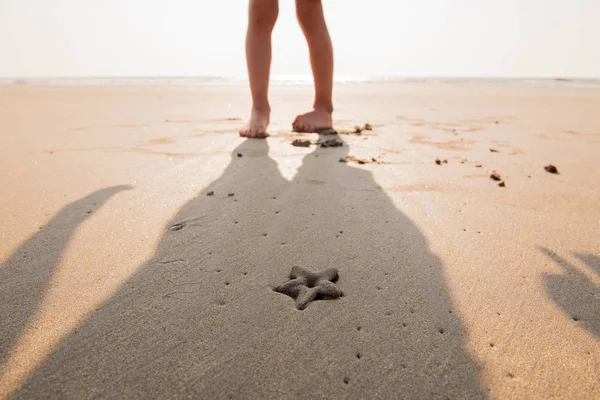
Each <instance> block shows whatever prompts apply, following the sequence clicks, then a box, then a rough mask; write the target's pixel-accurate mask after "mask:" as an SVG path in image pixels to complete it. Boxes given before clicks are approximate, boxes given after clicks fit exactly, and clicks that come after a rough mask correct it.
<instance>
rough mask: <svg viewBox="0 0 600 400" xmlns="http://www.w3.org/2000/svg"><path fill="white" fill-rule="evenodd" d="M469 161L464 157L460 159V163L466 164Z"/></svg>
mask: <svg viewBox="0 0 600 400" xmlns="http://www.w3.org/2000/svg"><path fill="white" fill-rule="evenodd" d="M467 161H468V160H467V159H466V158H463V159H462V160H460V163H461V164H464V163H466V162H467Z"/></svg>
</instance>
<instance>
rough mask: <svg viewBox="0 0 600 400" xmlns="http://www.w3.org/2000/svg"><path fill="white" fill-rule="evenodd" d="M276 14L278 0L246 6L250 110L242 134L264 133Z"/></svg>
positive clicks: (268, 110)
mask: <svg viewBox="0 0 600 400" xmlns="http://www.w3.org/2000/svg"><path fill="white" fill-rule="evenodd" d="M278 14H279V3H278V0H250V3H249V7H248V32H247V34H246V60H247V62H248V76H249V78H250V91H251V92H252V113H251V115H250V121H249V122H248V124H247V125H246V126H245V127H244V128H243V129H241V130H240V135H241V136H246V137H254V138H263V137H266V136H267V127H268V126H269V117H270V114H271V107H270V106H269V98H268V93H269V73H270V70H271V33H272V32H273V27H274V26H275V22H276V21H277V15H278Z"/></svg>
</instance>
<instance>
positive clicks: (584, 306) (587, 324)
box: [540, 248, 600, 337]
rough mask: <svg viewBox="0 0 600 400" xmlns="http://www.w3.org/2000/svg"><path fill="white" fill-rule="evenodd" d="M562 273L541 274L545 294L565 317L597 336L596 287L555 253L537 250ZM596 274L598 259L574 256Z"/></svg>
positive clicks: (599, 308)
mask: <svg viewBox="0 0 600 400" xmlns="http://www.w3.org/2000/svg"><path fill="white" fill-rule="evenodd" d="M540 251H541V252H542V253H544V254H545V255H547V256H548V257H549V258H550V259H551V260H553V261H554V262H555V263H556V264H558V265H559V266H561V267H562V268H563V270H564V273H562V274H545V275H544V283H545V284H546V293H548V296H550V298H552V300H554V302H555V303H556V304H557V305H558V307H559V308H560V309H561V310H562V311H563V312H564V313H565V314H567V316H568V317H569V318H572V319H573V320H574V321H577V323H578V324H579V325H580V326H582V327H584V328H585V329H587V330H588V331H589V332H591V333H593V334H594V335H596V337H600V316H599V315H600V314H599V313H600V287H599V286H598V285H597V284H595V283H594V282H593V281H592V280H591V279H590V278H588V277H587V276H586V275H585V274H584V273H582V272H581V271H580V270H579V269H577V267H575V266H574V265H572V264H570V263H569V262H567V260H565V259H564V258H562V257H560V256H558V255H557V254H556V253H554V252H552V251H550V250H548V249H545V248H540ZM574 255H575V256H576V257H577V258H579V259H580V260H581V261H583V262H584V263H586V264H587V265H588V266H589V267H590V269H591V270H593V271H594V272H595V273H596V274H597V275H600V258H599V257H597V256H595V255H592V254H578V253H576V254H574Z"/></svg>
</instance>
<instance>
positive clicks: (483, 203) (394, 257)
mask: <svg viewBox="0 0 600 400" xmlns="http://www.w3.org/2000/svg"><path fill="white" fill-rule="evenodd" d="M271 95H272V102H271V104H272V108H273V115H272V121H273V123H272V126H271V129H270V133H271V137H269V138H268V139H267V140H245V139H243V138H240V137H239V135H238V134H237V129H238V128H239V127H240V126H241V124H242V119H244V118H245V117H246V114H247V112H248V110H249V107H250V104H249V95H248V89H247V88H246V87H245V86H236V85H226V86H218V85H205V86H187V87H184V86H154V87H152V86H142V85H139V86H105V87H102V86H71V87H59V86H54V87H53V86H45V87H42V86H37V87H36V86H28V85H14V86H0V131H1V134H0V179H1V183H2V184H1V185H0V221H2V223H1V224H0V398H18V399H29V398H72V399H84V398H143V399H146V398H207V399H227V398H234V399H236V398H239V399H246V398H250V399H263V398H311V399H314V398H323V399H325V398H327V399H331V398H353V399H354V398H389V399H398V398H411V399H421V398H422V399H444V398H450V399H468V398H472V399H483V398H499V399H503V398H598V397H600V364H599V363H600V342H599V339H600V168H599V167H598V154H600V113H599V111H598V110H600V90H598V89H593V88H585V87H569V86H568V85H563V86H561V87H558V86H557V87H551V86H547V87H542V86H537V87H536V86H518V85H513V86H510V85H504V86H503V85H500V84H483V83H478V84H475V83H471V84H427V83H423V84H416V83H402V84H386V85H379V84H343V85H339V86H337V87H336V101H335V104H336V107H337V109H336V114H335V125H336V129H337V130H338V134H337V135H336V134H331V132H327V133H328V134H327V135H326V134H322V135H317V134H305V133H297V132H292V131H291V121H293V120H294V117H295V115H296V113H300V112H304V111H306V110H307V105H310V104H311V95H312V88H311V87H309V86H284V85H280V86H274V87H273V88H272V89H271ZM355 127H358V128H359V129H356V128H355ZM367 128H369V129H367ZM296 139H299V140H300V141H299V142H297V143H304V144H303V145H302V146H300V147H297V146H292V143H293V141H294V140H296ZM304 141H308V142H309V143H306V142H304ZM436 160H437V161H438V162H436ZM549 165H553V166H555V167H556V169H557V170H556V172H557V173H553V172H552V171H548V170H547V169H546V168H545V167H547V166H549ZM493 173H496V174H498V176H499V180H494V179H495V178H493V179H492V178H491V176H492V174H493ZM294 267H295V268H294ZM290 271H292V273H291V274H290ZM306 271H312V272H314V273H320V274H319V275H312V274H309V273H308V272H306ZM290 279H291V280H292V281H291V282H292V283H290ZM286 282H287V283H286ZM278 285H283V286H278ZM286 285H287V286H286ZM276 288H279V289H281V290H280V291H281V292H284V293H279V292H278V291H277V290H274V289H276ZM286 294H287V295H286ZM342 294H343V296H342Z"/></svg>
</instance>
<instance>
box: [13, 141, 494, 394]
mask: <svg viewBox="0 0 600 400" xmlns="http://www.w3.org/2000/svg"><path fill="white" fill-rule="evenodd" d="M267 143H268V142H267V141H256V140H254V141H253V140H248V141H245V142H243V143H242V144H241V145H240V146H239V147H238V148H236V149H235V150H234V151H233V152H232V157H231V163H230V164H229V166H228V167H227V168H226V170H225V171H224V173H223V175H222V176H221V177H220V178H219V179H217V180H216V181H215V182H213V183H212V184H211V185H209V187H207V188H205V190H203V191H202V192H201V193H200V194H199V195H198V196H197V197H196V198H194V199H192V200H190V201H189V202H188V203H186V204H185V205H184V206H183V207H182V208H181V210H180V211H179V212H178V214H177V215H176V217H175V218H174V219H173V220H172V221H170V222H169V224H168V225H167V227H168V226H173V225H176V224H177V229H176V230H168V229H166V230H165V233H164V235H163V237H162V238H161V241H160V243H159V245H158V246H157V249H156V252H155V254H154V256H153V257H152V259H150V260H149V261H148V262H147V263H146V264H145V265H143V266H141V267H140V269H139V271H138V272H137V273H136V274H135V275H134V276H133V277H132V278H131V279H130V280H129V281H128V282H127V283H126V284H124V285H123V287H122V288H121V289H120V290H119V291H117V293H116V294H115V295H114V296H113V297H112V298H111V299H110V300H109V301H107V303H106V304H104V305H103V306H102V308H101V309H100V310H99V311H97V312H96V313H94V314H92V315H90V316H89V317H88V318H87V319H86V320H85V321H83V322H82V323H81V324H80V325H79V326H78V327H77V331H78V332H77V334H74V333H73V334H71V335H69V336H67V337H66V338H64V340H62V342H61V343H60V344H59V345H58V346H57V348H56V349H55V351H54V352H53V353H52V354H51V355H50V356H49V357H48V359H47V360H46V362H45V363H44V364H43V365H41V366H40V367H39V368H38V369H37V370H36V371H35V372H34V373H33V374H32V376H31V377H30V379H29V380H28V381H27V382H25V383H24V385H23V386H22V387H21V388H20V390H19V391H18V392H17V393H15V397H22V398H25V397H37V396H51V397H75V398H77V397H90V396H98V397H127V398H131V397H141V398H145V397H152V398H155V397H187V396H190V397H205V398H232V397H233V398H265V397H267V398H269V397H281V395H283V394H288V395H291V396H293V397H298V396H302V397H311V398H337V397H341V396H350V397H367V398H373V397H383V398H399V397H411V398H438V397H439V398H442V397H449V398H482V397H485V393H484V392H483V390H482V389H481V387H480V383H479V376H478V366H477V365H476V363H475V362H474V361H473V360H472V359H471V357H470V356H469V354H468V352H467V350H466V332H465V329H464V327H463V325H462V322H461V320H460V317H459V315H458V312H457V310H455V309H454V308H453V305H452V300H451V297H450V295H449V293H448V288H447V287H446V284H445V281H444V273H443V268H442V265H441V263H440V261H439V259H438V258H437V257H436V256H435V255H434V254H432V253H431V252H430V250H429V246H428V243H427V240H426V238H425V237H424V236H423V234H422V233H421V232H420V231H419V229H418V228H417V227H416V226H415V225H414V223H413V222H412V221H411V220H410V219H408V218H407V217H406V216H405V215H404V214H403V213H402V212H401V211H400V210H399V209H398V208H396V206H395V205H394V204H393V202H392V201H391V199H390V198H389V197H388V196H387V195H386V194H385V193H384V192H383V191H382V190H381V189H380V188H379V186H378V184H377V182H375V180H374V179H373V176H372V175H371V173H370V172H368V171H367V170H365V169H361V168H356V167H354V166H351V165H349V164H345V163H340V162H338V159H339V158H340V157H344V156H345V155H347V154H348V147H347V146H344V147H341V148H335V149H320V148H317V149H315V150H314V151H312V152H309V153H307V154H306V155H305V156H304V159H303V163H302V166H301V167H300V168H299V170H298V173H297V174H296V176H295V177H294V179H293V180H291V181H287V180H286V179H284V178H283V177H282V175H281V173H280V171H279V169H278V165H277V163H276V162H275V161H274V160H273V159H271V158H270V157H269V156H268V145H267ZM238 152H239V153H242V154H243V157H237V156H236V155H237V153H238ZM208 191H214V195H212V196H207V195H206V193H207V192H208ZM230 193H232V194H233V195H232V196H229V194H230ZM294 265H300V266H304V267H307V268H309V269H313V270H320V269H324V268H327V267H336V268H338V269H339V271H340V279H339V281H338V283H337V285H338V286H339V287H340V288H341V289H342V290H343V291H344V292H345V296H344V297H343V298H342V299H339V300H328V301H317V302H314V303H311V304H310V305H309V306H308V308H307V309H306V310H304V311H298V310H296V309H295V307H294V302H293V301H292V300H291V299H290V298H289V297H287V296H285V295H282V294H279V293H275V292H273V291H272V290H271V285H272V284H276V283H280V282H283V281H285V280H286V277H287V274H288V273H289V271H290V268H291V267H292V266H294Z"/></svg>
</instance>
